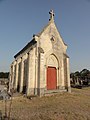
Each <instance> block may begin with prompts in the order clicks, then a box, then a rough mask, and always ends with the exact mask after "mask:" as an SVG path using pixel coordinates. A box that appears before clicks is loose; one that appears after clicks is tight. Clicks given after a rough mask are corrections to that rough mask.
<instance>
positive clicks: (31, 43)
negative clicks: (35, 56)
mask: <svg viewBox="0 0 90 120" xmlns="http://www.w3.org/2000/svg"><path fill="white" fill-rule="evenodd" d="M35 43H37V42H36V41H35V40H34V39H32V40H31V41H30V42H29V43H28V44H27V45H26V46H25V47H24V48H23V49H22V50H20V51H19V52H18V53H17V54H16V55H15V56H14V58H16V57H17V56H19V55H20V54H22V53H23V52H24V51H25V50H26V49H28V48H29V47H31V46H32V45H34V44H35Z"/></svg>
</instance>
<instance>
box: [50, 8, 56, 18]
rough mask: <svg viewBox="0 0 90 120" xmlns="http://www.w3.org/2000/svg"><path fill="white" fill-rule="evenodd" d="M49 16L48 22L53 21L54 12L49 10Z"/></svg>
mask: <svg viewBox="0 0 90 120" xmlns="http://www.w3.org/2000/svg"><path fill="white" fill-rule="evenodd" d="M49 14H50V19H49V20H54V15H55V14H54V11H53V10H50V12H49Z"/></svg>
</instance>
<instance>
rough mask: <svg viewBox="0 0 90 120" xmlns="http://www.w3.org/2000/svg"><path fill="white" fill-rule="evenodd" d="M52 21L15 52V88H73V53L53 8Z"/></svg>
mask: <svg viewBox="0 0 90 120" xmlns="http://www.w3.org/2000/svg"><path fill="white" fill-rule="evenodd" d="M49 14H50V19H49V22H48V24H47V25H46V26H45V27H44V28H43V29H42V30H41V32H39V33H38V34H35V35H33V38H32V40H31V41H30V42H29V43H28V44H27V45H26V46H25V47H24V48H23V49H21V51H19V52H18V53H17V54H16V55H15V56H14V61H13V62H12V64H11V66H10V83H11V84H12V86H13V88H14V90H15V91H17V92H20V93H23V94H26V95H27V96H30V95H38V96H43V95H47V94H50V93H51V94H54V93H58V92H66V91H68V92H71V86H70V70H69V57H68V55H67V53H66V50H67V45H66V44H65V43H64V41H63V39H62V37H61V35H60V33H59V31H58V29H57V27H56V25H55V21H54V12H53V10H50V12H49Z"/></svg>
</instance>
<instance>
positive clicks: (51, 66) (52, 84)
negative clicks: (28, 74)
mask: <svg viewBox="0 0 90 120" xmlns="http://www.w3.org/2000/svg"><path fill="white" fill-rule="evenodd" d="M57 68H58V60H57V58H56V56H54V55H53V54H51V55H50V56H49V57H48V59H47V90H55V89H57V73H58V71H57Z"/></svg>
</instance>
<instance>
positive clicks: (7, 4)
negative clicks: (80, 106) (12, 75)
mask: <svg viewBox="0 0 90 120" xmlns="http://www.w3.org/2000/svg"><path fill="white" fill-rule="evenodd" d="M50 9H53V10H54V12H55V23H56V25H57V28H58V31H59V32H60V34H61V36H62V38H63V40H64V42H65V43H66V44H67V45H68V49H67V53H68V55H69V57H70V71H71V72H74V71H77V70H79V71H80V70H82V69H84V68H87V69H89V70H90V0H0V71H3V72H5V71H9V66H10V64H11V62H12V61H13V59H14V58H13V56H14V55H15V54H16V53H17V52H19V50H21V49H22V48H23V47H24V46H25V45H26V44H27V43H28V42H29V41H30V40H31V39H32V36H33V34H37V33H39V32H40V31H41V30H42V29H43V27H44V26H45V25H47V23H48V21H49V11H50Z"/></svg>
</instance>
